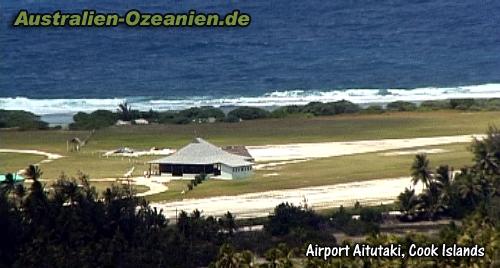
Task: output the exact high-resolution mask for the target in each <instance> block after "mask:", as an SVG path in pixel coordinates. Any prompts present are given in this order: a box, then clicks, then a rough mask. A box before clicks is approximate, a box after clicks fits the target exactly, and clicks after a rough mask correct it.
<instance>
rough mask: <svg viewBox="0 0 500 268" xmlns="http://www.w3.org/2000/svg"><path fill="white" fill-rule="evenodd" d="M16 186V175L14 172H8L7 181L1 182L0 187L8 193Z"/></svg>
mask: <svg viewBox="0 0 500 268" xmlns="http://www.w3.org/2000/svg"><path fill="white" fill-rule="evenodd" d="M14 188H15V181H14V176H13V175H12V173H7V174H6V175H5V181H3V182H2V183H0V189H1V190H2V192H3V193H6V194H7V195H8V194H9V193H10V192H12V191H13V190H14Z"/></svg>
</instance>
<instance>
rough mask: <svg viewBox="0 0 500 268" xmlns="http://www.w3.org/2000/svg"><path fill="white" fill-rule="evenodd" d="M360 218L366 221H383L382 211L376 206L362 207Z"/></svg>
mask: <svg viewBox="0 0 500 268" xmlns="http://www.w3.org/2000/svg"><path fill="white" fill-rule="evenodd" d="M359 219H360V220H361V221H364V222H370V223H381V222H382V213H381V212H380V211H378V210H376V209H374V208H369V207H364V208H362V209H361V213H360V215H359Z"/></svg>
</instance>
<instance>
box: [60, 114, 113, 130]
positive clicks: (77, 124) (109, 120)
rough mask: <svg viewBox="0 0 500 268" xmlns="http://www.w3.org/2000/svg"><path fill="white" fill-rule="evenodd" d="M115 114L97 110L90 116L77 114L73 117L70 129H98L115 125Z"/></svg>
mask: <svg viewBox="0 0 500 268" xmlns="http://www.w3.org/2000/svg"><path fill="white" fill-rule="evenodd" d="M117 119H118V116H117V114H115V113H113V112H111V111H108V110H97V111H94V112H92V113H90V114H87V113H83V112H79V113H77V114H75V115H74V116H73V121H74V122H73V123H71V124H70V125H69V128H70V129H87V130H88V129H99V128H104V127H108V126H112V125H114V124H115V122H116V120H117Z"/></svg>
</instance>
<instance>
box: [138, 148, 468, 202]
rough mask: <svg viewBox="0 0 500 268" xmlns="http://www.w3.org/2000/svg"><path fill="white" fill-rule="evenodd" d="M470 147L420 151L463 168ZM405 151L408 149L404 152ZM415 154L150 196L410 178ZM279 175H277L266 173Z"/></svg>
mask: <svg viewBox="0 0 500 268" xmlns="http://www.w3.org/2000/svg"><path fill="white" fill-rule="evenodd" d="M468 146H469V145H468V144H451V145H443V146H431V147H419V149H424V148H425V149H430V148H439V149H444V150H446V151H447V152H444V153H438V154H429V155H428V157H429V159H430V160H431V166H432V167H437V166H439V165H445V164H447V165H450V166H452V167H457V168H458V167H462V166H464V165H470V164H471V163H472V155H471V153H470V152H469V150H468ZM405 151H406V150H405ZM413 158H414V155H399V156H383V155H381V153H368V154H357V155H350V156H338V157H329V158H322V159H315V160H310V161H306V162H302V163H296V164H289V165H284V166H280V167H279V168H277V169H275V170H257V171H256V172H255V176H254V177H253V178H249V179H245V180H237V181H215V180H209V181H205V182H203V183H202V184H201V185H198V186H197V187H195V188H194V190H192V191H189V192H187V193H185V194H184V195H181V194H180V193H181V192H182V191H183V190H185V189H186V188H187V187H186V184H187V182H186V181H174V182H172V183H170V184H169V187H170V191H168V192H164V193H161V194H157V195H153V196H150V197H149V198H148V199H149V200H151V201H160V200H175V199H182V198H201V197H209V196H219V195H236V194H243V193H251V192H261V191H269V190H281V189H294V188H299V187H308V186H321V185H330V184H336V183H347V182H355V181H363V180H370V179H383V178H395V177H403V176H409V173H410V166H411V164H412V162H413ZM270 173H277V174H279V175H277V176H266V174H270Z"/></svg>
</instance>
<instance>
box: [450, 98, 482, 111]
mask: <svg viewBox="0 0 500 268" xmlns="http://www.w3.org/2000/svg"><path fill="white" fill-rule="evenodd" d="M475 104H476V102H475V100H474V99H451V100H450V106H451V108H452V109H457V110H468V109H469V108H471V106H473V105H475Z"/></svg>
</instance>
